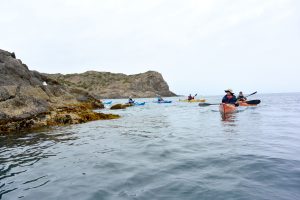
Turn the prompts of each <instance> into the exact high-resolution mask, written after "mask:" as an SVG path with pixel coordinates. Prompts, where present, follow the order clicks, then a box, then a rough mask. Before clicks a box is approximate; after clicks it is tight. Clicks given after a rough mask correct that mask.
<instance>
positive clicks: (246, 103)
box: [238, 100, 260, 106]
mask: <svg viewBox="0 0 300 200" xmlns="http://www.w3.org/2000/svg"><path fill="white" fill-rule="evenodd" d="M238 104H239V106H257V105H258V104H260V100H251V101H238Z"/></svg>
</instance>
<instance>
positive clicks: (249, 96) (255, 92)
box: [245, 91, 257, 97]
mask: <svg viewBox="0 0 300 200" xmlns="http://www.w3.org/2000/svg"><path fill="white" fill-rule="evenodd" d="M256 93H257V91H255V92H253V93H251V94H249V95H247V96H245V97H250V96H252V95H254V94H256Z"/></svg>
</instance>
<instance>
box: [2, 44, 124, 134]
mask: <svg viewBox="0 0 300 200" xmlns="http://www.w3.org/2000/svg"><path fill="white" fill-rule="evenodd" d="M103 107H104V106H103V104H102V103H101V101H100V100H98V99H97V98H95V96H93V95H92V94H90V93H89V92H88V91H86V90H84V89H80V87H68V86H67V85H66V84H61V83H60V82H59V81H56V80H55V79H52V78H51V76H45V75H43V74H41V73H39V72H37V71H30V70H29V69H28V67H27V66H26V64H24V63H22V61H21V60H20V59H17V58H16V56H15V54H14V53H10V52H7V51H4V50H1V49H0V133H6V132H15V131H23V130H30V129H37V128H41V127H48V126H52V125H64V124H77V123H84V122H88V121H92V120H99V119H115V118H118V117H119V116H118V115H112V114H103V113H98V112H94V111H93V110H94V109H99V108H103Z"/></svg>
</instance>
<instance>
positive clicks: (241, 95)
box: [237, 91, 247, 101]
mask: <svg viewBox="0 0 300 200" xmlns="http://www.w3.org/2000/svg"><path fill="white" fill-rule="evenodd" d="M237 100H238V101H246V100H247V98H246V97H245V96H244V94H243V92H242V91H240V92H239V96H238V97H237Z"/></svg>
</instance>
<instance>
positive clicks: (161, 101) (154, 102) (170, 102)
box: [153, 101, 172, 103]
mask: <svg viewBox="0 0 300 200" xmlns="http://www.w3.org/2000/svg"><path fill="white" fill-rule="evenodd" d="M153 103H172V101H153Z"/></svg>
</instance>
